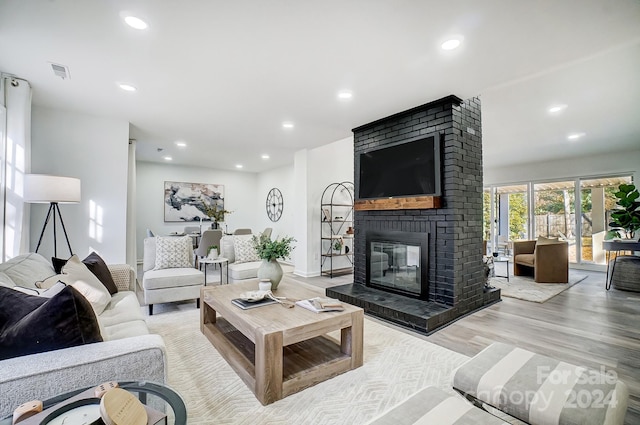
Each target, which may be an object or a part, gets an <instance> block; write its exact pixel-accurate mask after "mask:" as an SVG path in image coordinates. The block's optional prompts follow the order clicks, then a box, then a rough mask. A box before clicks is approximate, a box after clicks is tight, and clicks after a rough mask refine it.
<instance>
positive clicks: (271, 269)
mask: <svg viewBox="0 0 640 425" xmlns="http://www.w3.org/2000/svg"><path fill="white" fill-rule="evenodd" d="M252 241H253V247H254V248H255V250H256V253H257V254H258V257H260V259H262V264H261V265H260V268H259V269H258V279H269V280H270V281H271V289H272V290H274V291H275V290H276V289H277V288H278V284H279V283H280V281H281V280H282V274H283V272H282V267H281V266H280V263H278V259H279V258H281V259H283V260H284V259H286V258H289V257H290V256H291V251H293V249H294V248H295V247H294V246H293V242H295V239H294V238H293V237H284V238H281V239H275V240H271V238H270V237H269V236H267V235H266V234H264V233H263V234H261V235H260V236H259V237H258V236H253V238H252Z"/></svg>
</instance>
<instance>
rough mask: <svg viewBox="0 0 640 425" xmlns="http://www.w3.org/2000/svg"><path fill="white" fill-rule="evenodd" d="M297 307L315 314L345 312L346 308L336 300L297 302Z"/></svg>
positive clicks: (321, 299) (312, 299) (318, 298)
mask: <svg viewBox="0 0 640 425" xmlns="http://www.w3.org/2000/svg"><path fill="white" fill-rule="evenodd" d="M296 305H298V306H300V307H302V308H306V309H307V310H311V311H313V312H314V313H320V312H323V311H343V310H344V306H343V305H342V303H340V301H338V300H336V299H334V298H321V297H315V298H309V299H308V300H300V301H296Z"/></svg>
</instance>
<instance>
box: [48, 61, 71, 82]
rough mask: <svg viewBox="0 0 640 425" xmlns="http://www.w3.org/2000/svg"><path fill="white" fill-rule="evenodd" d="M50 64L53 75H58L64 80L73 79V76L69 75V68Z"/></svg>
mask: <svg viewBox="0 0 640 425" xmlns="http://www.w3.org/2000/svg"><path fill="white" fill-rule="evenodd" d="M49 63H50V64H51V69H53V73H54V74H55V75H56V77H60V78H62V79H63V80H64V79H66V78H71V74H69V67H67V66H64V65H60V64H57V63H53V62H49Z"/></svg>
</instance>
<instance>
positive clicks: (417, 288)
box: [369, 241, 422, 296]
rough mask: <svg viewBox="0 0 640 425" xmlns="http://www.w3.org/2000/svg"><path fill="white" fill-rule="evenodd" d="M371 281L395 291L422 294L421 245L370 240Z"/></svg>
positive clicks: (373, 283)
mask: <svg viewBox="0 0 640 425" xmlns="http://www.w3.org/2000/svg"><path fill="white" fill-rule="evenodd" d="M370 244H371V245H370V251H369V252H370V256H369V262H370V264H369V267H370V268H369V270H370V272H369V273H370V274H369V283H370V284H372V285H375V286H381V287H384V288H386V289H389V290H391V291H393V292H403V293H410V294H415V295H418V296H419V295H421V288H422V279H421V275H422V273H421V270H420V259H421V258H422V256H421V252H420V250H421V247H420V246H416V245H409V244H405V243H398V242H380V241H377V242H370Z"/></svg>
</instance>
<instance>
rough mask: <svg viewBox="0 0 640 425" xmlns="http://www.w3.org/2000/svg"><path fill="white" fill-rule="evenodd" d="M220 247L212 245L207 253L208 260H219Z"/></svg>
mask: <svg viewBox="0 0 640 425" xmlns="http://www.w3.org/2000/svg"><path fill="white" fill-rule="evenodd" d="M218 254H219V252H218V245H211V246H210V247H209V250H208V251H207V258H208V259H210V260H215V259H216V258H218Z"/></svg>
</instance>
